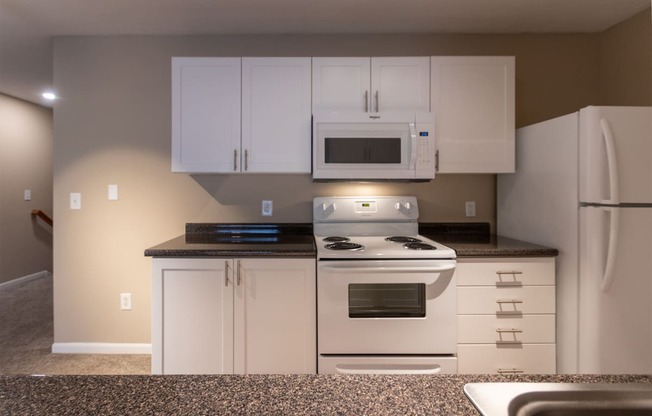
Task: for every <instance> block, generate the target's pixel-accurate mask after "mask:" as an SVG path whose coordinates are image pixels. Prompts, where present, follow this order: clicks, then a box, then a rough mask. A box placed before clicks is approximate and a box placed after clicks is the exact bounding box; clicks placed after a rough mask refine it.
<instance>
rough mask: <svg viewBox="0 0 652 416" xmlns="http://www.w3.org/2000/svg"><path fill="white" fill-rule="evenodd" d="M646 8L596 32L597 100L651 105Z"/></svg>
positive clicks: (651, 45)
mask: <svg viewBox="0 0 652 416" xmlns="http://www.w3.org/2000/svg"><path fill="white" fill-rule="evenodd" d="M650 51H652V25H651V24H650V9H648V10H645V11H643V12H641V13H639V14H637V15H636V16H634V17H632V18H631V19H628V20H626V21H625V22H622V23H620V24H618V25H616V26H614V27H612V28H610V29H609V30H606V31H604V32H603V33H602V34H601V36H600V102H599V103H597V104H604V105H652V57H651V56H652V53H651V52H650Z"/></svg>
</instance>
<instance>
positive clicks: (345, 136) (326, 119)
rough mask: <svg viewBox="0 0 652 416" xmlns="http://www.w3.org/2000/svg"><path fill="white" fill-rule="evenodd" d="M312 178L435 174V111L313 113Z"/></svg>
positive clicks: (401, 177)
mask: <svg viewBox="0 0 652 416" xmlns="http://www.w3.org/2000/svg"><path fill="white" fill-rule="evenodd" d="M312 127H313V130H312V138H313V148H312V152H313V164H312V177H313V179H316V180H328V179H331V180H332V179H339V180H346V179H350V180H430V179H433V178H434V177H435V118H434V114H433V113H402V112H401V113H398V112H386V113H341V112H328V113H326V112H316V113H314V114H313V120H312Z"/></svg>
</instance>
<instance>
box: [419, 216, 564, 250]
mask: <svg viewBox="0 0 652 416" xmlns="http://www.w3.org/2000/svg"><path fill="white" fill-rule="evenodd" d="M419 234H421V235H423V236H425V237H428V238H430V239H432V240H435V241H437V242H439V243H442V244H444V245H447V246H448V247H450V248H452V249H454V250H455V252H456V253H457V256H458V257H555V256H557V255H558V254H559V252H558V251H557V249H555V248H550V247H544V246H539V245H536V244H531V243H527V242H525V241H520V240H514V239H512V238H507V237H501V236H499V235H495V234H491V233H490V231H489V224H488V223H421V224H419Z"/></svg>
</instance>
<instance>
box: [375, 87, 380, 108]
mask: <svg viewBox="0 0 652 416" xmlns="http://www.w3.org/2000/svg"><path fill="white" fill-rule="evenodd" d="M379 109H380V102H379V101H378V91H376V112H378V110H379Z"/></svg>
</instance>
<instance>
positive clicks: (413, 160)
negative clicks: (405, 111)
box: [409, 123, 417, 170]
mask: <svg viewBox="0 0 652 416" xmlns="http://www.w3.org/2000/svg"><path fill="white" fill-rule="evenodd" d="M416 165H417V126H416V124H415V123H410V163H409V168H410V170H414V168H415V167H416Z"/></svg>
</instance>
